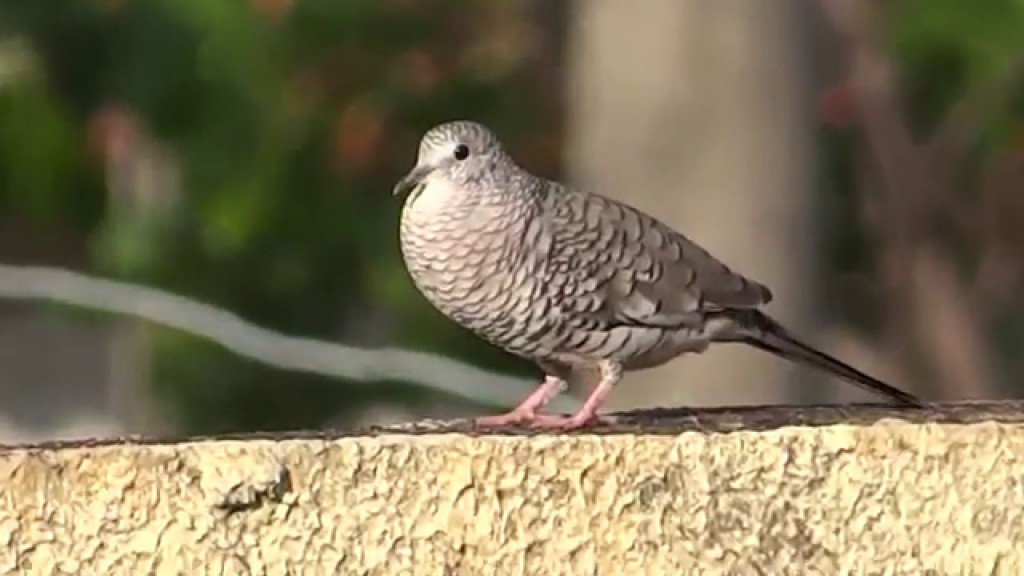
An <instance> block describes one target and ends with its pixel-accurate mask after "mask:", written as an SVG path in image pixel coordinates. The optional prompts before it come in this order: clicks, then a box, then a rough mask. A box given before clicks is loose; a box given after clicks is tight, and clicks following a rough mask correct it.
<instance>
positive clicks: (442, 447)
mask: <svg viewBox="0 0 1024 576" xmlns="http://www.w3.org/2000/svg"><path fill="white" fill-rule="evenodd" d="M620 416H621V417H620V419H619V422H618V423H617V424H615V425H613V426H604V427H601V428H597V429H594V430H588V431H582V432H577V433H573V434H567V435H549V434H543V433H535V432H530V431H524V430H509V431H503V433H502V434H480V433H477V432H474V431H472V430H471V427H470V426H469V424H468V423H467V422H453V423H441V422H425V423H418V424H414V425H408V426H402V427H395V428H386V429H376V430H366V431H361V432H359V433H352V434H342V433H333V432H332V433H295V434H287V435H255V436H245V437H231V438H197V439H165V440H160V439H134V438H129V439H110V440H103V441H88V442H67V443H50V444H40V445H32V446H8V447H3V448H0V479H3V481H4V491H3V495H2V496H0V574H5V575H6V574H47V575H49V574H54V573H69V574H83V575H85V574H105V575H118V574H132V575H134V574H282V575H283V574H380V575H390V574H439V575H441V574H446V575H447V574H451V575H463V574H465V575H470V574H472V575H492V574H493V575H501V574H544V575H555V574H602V575H603V574H665V575H674V574H756V573H767V574H808V573H823V574H844V573H851V574H861V573H876V572H877V573H881V572H883V571H884V572H886V573H889V574H924V573H929V572H930V573H935V574H961V573H972V574H973V573H985V574H989V573H996V574H1014V575H1015V574H1022V573H1024V404H1022V403H1000V404H957V405H941V406H935V407H934V408H933V409H929V410H899V411H897V410H893V409H891V408H887V407H883V406H875V405H859V406H847V407H842V408H839V407H804V408H797V407H762V408H734V409H717V410H688V411H670V410H658V411H647V412H636V413H631V414H624V415H620Z"/></svg>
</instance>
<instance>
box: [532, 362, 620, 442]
mask: <svg viewBox="0 0 1024 576" xmlns="http://www.w3.org/2000/svg"><path fill="white" fill-rule="evenodd" d="M598 368H600V373H601V380H600V381H599V382H598V383H597V386H596V387H594V391H593V392H591V393H590V396H588V397H587V399H586V401H585V402H584V403H583V406H582V407H581V408H580V409H579V410H578V411H577V412H576V413H575V414H573V415H572V416H555V415H548V414H537V415H535V416H534V418H533V420H532V421H531V425H532V426H533V427H535V428H550V429H557V430H574V429H576V428H582V427H583V426H586V425H587V424H590V423H592V422H594V421H595V420H599V419H601V418H600V417H599V416H598V415H597V410H598V409H599V408H600V407H601V405H602V404H604V401H605V400H606V399H607V398H608V394H609V393H611V391H612V388H614V387H615V385H616V384H617V383H618V382H619V380H620V379H621V378H622V365H621V364H618V363H615V362H610V361H607V360H606V361H603V362H601V363H600V365H599V366H598Z"/></svg>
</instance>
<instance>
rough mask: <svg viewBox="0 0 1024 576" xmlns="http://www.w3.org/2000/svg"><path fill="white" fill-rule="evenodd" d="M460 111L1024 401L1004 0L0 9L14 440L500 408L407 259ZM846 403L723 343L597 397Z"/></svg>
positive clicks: (841, 348)
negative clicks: (413, 177)
mask: <svg viewBox="0 0 1024 576" xmlns="http://www.w3.org/2000/svg"><path fill="white" fill-rule="evenodd" d="M456 118H470V119H475V120H479V121H482V122H484V123H486V124H488V125H490V126H491V127H492V128H494V129H495V131H496V132H497V133H498V134H499V135H500V136H501V137H502V138H503V140H505V142H506V143H507V146H508V148H509V149H510V150H511V153H512V154H513V155H514V156H515V157H516V158H517V159H518V161H519V163H520V164H522V165H524V166H525V167H527V168H529V169H531V170H532V171H533V172H535V173H538V174H541V175H543V176H546V177H551V178H559V179H563V180H566V181H568V182H570V183H572V184H574V185H577V186H582V187H586V188H587V189H589V190H594V191H599V192H601V193H604V194H606V195H609V196H613V197H616V198H621V199H624V200H628V201H630V202H632V203H634V204H636V205H638V206H640V207H642V208H644V209H647V210H648V211H650V212H652V213H654V214H656V215H658V216H659V217H660V218H662V219H663V220H665V221H666V222H668V223H670V224H671V225H673V226H675V227H677V228H679V229H681V230H683V231H685V232H686V233H687V234H688V235H689V236H690V237H691V238H693V239H695V240H696V241H698V242H699V243H701V244H702V245H704V246H705V247H706V248H707V249H709V250H710V251H711V252H712V253H713V254H715V255H717V256H719V257H720V258H721V259H723V260H725V261H726V262H727V263H728V264H730V265H731V266H732V267H733V268H734V269H736V270H738V271H740V272H742V273H744V274H747V275H749V276H752V277H754V278H756V279H758V280H761V281H763V282H764V283H766V284H767V285H769V286H770V287H771V288H772V289H773V291H774V293H775V300H774V302H773V303H772V304H771V305H770V307H769V308H768V310H769V312H771V313H773V314H774V315H775V316H776V317H778V318H779V319H780V320H782V321H783V322H785V323H786V324H788V325H791V326H792V327H793V329H794V331H796V332H797V333H799V334H801V335H803V336H805V337H806V338H807V339H808V340H809V341H811V342H813V343H815V344H816V345H817V346H819V347H821V348H823V349H825V350H828V351H829V352H831V353H834V354H836V355H837V356H839V357H841V358H843V359H845V360H847V361H849V362H850V363H853V364H855V365H857V366H860V367H861V368H863V369H864V370H866V371H868V372H870V373H872V374H874V375H876V376H879V377H881V378H883V379H886V380H889V381H891V382H893V383H894V384H896V385H898V386H901V387H903V388H905V389H907V390H909V391H912V392H914V393H916V394H918V395H920V396H922V397H925V398H927V399H930V400H961V399H981V398H985V399H997V398H1012V397H1016V396H1018V395H1019V394H1020V392H1021V390H1022V385H1021V383H1022V382H1024V380H1022V377H1024V298H1021V294H1022V288H1024V276H1022V273H1024V2H1020V1H1019V0H975V1H974V2H960V1H954V0H888V1H884V2H883V1H880V0H875V1H869V0H863V1H853V0H803V1H801V0H777V1H775V2H770V3H758V2H748V1H742V0H728V1H725V0H702V1H696V2H678V1H677V0H648V1H646V2H643V3H636V2H630V1H629V0H602V1H589V2H587V1H582V0H577V1H575V2H553V1H541V0H532V1H526V0H523V1H512V0H505V1H496V0H478V1H469V0H465V1H455V0H448V1H439V0H438V1H434V0H431V1H419V2H413V1H412V0H379V1H377V2H346V1H343V0H222V1H217V2H210V1H208V0H150V1H146V2H142V1H139V0H79V1H76V2H64V3H56V4H54V3H46V2H39V1H38V0H0V442H16V441H27V440H39V439H50V438H72V437H82V436H93V435H101V436H105V435H112V434H124V433H141V434H168V433H173V434H198V433H218V432H230V431H247V430H274V429H295V428H326V427H339V426H340V427H348V426H357V425H365V424H379V423H388V422H395V421H400V420H408V419H414V418H422V417H456V416H473V415H477V414H481V413H485V412H496V411H499V410H503V409H506V408H508V407H509V406H511V405H513V404H514V403H516V401H517V400H518V399H520V397H522V396H523V395H525V394H526V393H527V391H528V390H529V388H530V387H531V386H532V381H533V380H534V379H535V378H536V377H537V373H536V371H535V369H534V368H533V367H532V366H530V365H528V364H526V363H524V362H522V361H519V360H517V359H515V358H512V357H509V356H507V355H505V354H504V353H502V352H500V351H498V350H496V349H494V348H492V347H491V346H489V345H488V344H485V343H483V342H482V341H479V340H478V339H476V338H475V337H473V336H472V335H470V334H469V333H467V332H465V331H463V330H462V329H461V328H458V327H457V326H455V325H454V324H452V323H451V322H448V321H446V320H444V319H443V318H442V317H441V316H440V314H438V313H436V312H434V311H433V309H431V308H430V307H429V306H428V304H427V303H426V302H425V301H424V300H423V298H422V297H420V296H419V294H418V293H417V292H416V291H415V289H414V287H413V286H412V284H411V282H410V281H409V279H408V278H407V276H406V274H405V271H404V269H403V267H402V264H401V260H400V255H399V251H398V245H397V221H398V215H399V210H400V208H401V206H400V200H397V199H395V198H393V197H392V196H391V194H390V191H391V187H392V185H393V184H394V182H395V181H396V180H397V179H398V178H399V177H400V176H402V175H403V174H404V173H405V171H406V170H408V169H409V168H410V167H411V166H412V164H413V162H414V156H415V152H416V146H417V141H418V139H419V137H420V135H421V134H422V133H423V132H424V131H425V130H426V129H428V128H429V127H431V126H432V125H434V124H436V123H438V122H442V121H446V120H451V119H456ZM587 392H588V391H587V390H580V389H574V390H572V394H571V395H570V396H569V397H567V398H566V399H564V400H562V401H560V403H559V404H556V405H555V407H556V408H560V409H563V410H568V409H572V408H573V407H574V406H575V404H574V402H578V399H579V398H580V396H581V395H583V394H585V393H587ZM573 398H575V400H574V399H573ZM865 400H872V398H871V397H869V396H865V395H864V394H862V393H860V392H859V391H858V390H856V389H854V388H852V387H850V386H848V385H846V384H844V383H842V382H840V381H838V380H835V379H831V378H827V377H823V376H821V375H820V374H818V373H816V372H812V371H808V370H804V369H799V368H796V367H793V366H791V365H789V364H787V363H785V362H782V361H779V360H776V359H774V358H771V357H769V356H766V355H764V354H763V353H760V352H758V351H754V350H748V349H743V348H741V347H729V346H720V347H717V348H714V349H712V350H711V351H710V352H708V353H706V354H704V355H702V356H696V357H687V358H683V359H678V360H676V361H674V362H672V363H670V364H668V365H666V366H663V367H661V368H658V369H654V370H650V371H645V372H640V373H633V374H630V375H628V376H627V378H626V380H625V382H624V383H623V384H622V385H621V386H620V387H619V388H618V389H617V390H616V391H615V393H614V394H613V396H612V398H611V401H610V403H609V405H608V409H623V408H630V407H642V406H648V407H650V406H670V405H681V404H688V405H709V404H712V405H714V404H757V403H769V402H786V403H804V402H837V401H865Z"/></svg>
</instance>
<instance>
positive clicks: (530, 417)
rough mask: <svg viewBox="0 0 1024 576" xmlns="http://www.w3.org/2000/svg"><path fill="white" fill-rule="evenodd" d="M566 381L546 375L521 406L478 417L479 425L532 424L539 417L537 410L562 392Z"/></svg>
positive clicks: (477, 423) (477, 422)
mask: <svg viewBox="0 0 1024 576" xmlns="http://www.w3.org/2000/svg"><path fill="white" fill-rule="evenodd" d="M564 388H565V381H564V380H562V379H561V378H556V377H554V376H545V377H544V381H543V382H542V383H541V385H540V386H538V387H537V388H536V389H535V390H534V391H533V392H532V393H531V394H530V395H529V396H527V397H526V400H523V401H522V403H520V404H519V406H516V407H515V408H513V409H512V410H511V411H510V412H506V413H505V414H498V415H495V416H481V417H480V418H477V419H476V421H475V422H476V425H477V426H508V425H510V424H531V423H533V422H535V421H537V419H538V418H539V416H538V414H537V411H538V410H540V409H541V408H543V407H544V405H546V404H547V403H548V402H550V401H551V400H552V399H553V398H554V397H555V396H558V395H559V394H561V392H562V390H563V389H564Z"/></svg>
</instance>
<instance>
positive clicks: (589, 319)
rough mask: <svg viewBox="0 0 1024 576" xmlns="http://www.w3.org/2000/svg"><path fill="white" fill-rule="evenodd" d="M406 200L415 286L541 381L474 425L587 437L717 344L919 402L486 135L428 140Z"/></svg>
mask: <svg viewBox="0 0 1024 576" xmlns="http://www.w3.org/2000/svg"><path fill="white" fill-rule="evenodd" d="M403 192H409V196H408V198H407V199H406V200H405V205H404V208H403V210H402V221H401V232H400V236H401V248H402V255H403V257H404V259H405V264H406V266H407V268H408V270H409V273H410V275H411V276H412V279H413V281H414V282H415V284H416V286H417V288H418V289H419V290H420V291H421V292H422V293H423V295H424V296H425V297H426V298H427V300H428V301H430V302H431V303H432V304H433V305H434V306H435V307H437V308H438V309H439V310H440V311H441V312H442V313H443V314H445V315H446V316H447V317H449V318H451V319H452V320H454V321H455V322H457V323H459V324H461V325H463V326H464V327H466V328H468V329H469V330H471V331H473V332H474V333H476V334H477V335H478V336H480V337H482V338H484V339H486V340H488V341H490V342H491V343H493V344H495V345H497V346H499V347H501V348H504V349H505V350H507V351H509V352H511V353H514V354H518V355H519V356H522V357H525V358H528V359H530V360H532V361H534V362H535V363H536V364H537V365H538V366H539V367H540V368H541V370H543V372H544V374H545V377H544V380H543V382H542V383H541V384H540V386H539V387H538V388H537V389H536V390H535V391H534V392H533V394H531V395H530V396H529V397H528V398H527V399H526V400H524V401H523V402H522V404H520V405H519V406H518V407H517V408H515V409H514V410H512V411H511V412H508V413H506V414H502V415H500V416H488V417H484V418H480V419H478V423H480V424H484V425H501V424H506V423H513V422H517V423H528V424H532V425H536V426H545V427H547V426H552V427H565V428H573V427H578V426H582V425H584V424H586V423H587V422H589V421H590V420H592V419H593V418H594V417H595V414H596V411H597V409H598V408H599V407H600V405H601V404H602V402H603V401H604V399H605V397H606V396H607V395H608V393H609V392H610V391H611V389H612V387H613V386H614V385H615V384H616V383H617V382H618V381H619V379H620V378H621V376H622V374H623V372H624V371H628V370H637V369H642V368H648V367H652V366H657V365H660V364H663V363H665V362H667V361H669V360H671V359H672V358H674V357H676V356H678V355H680V354H684V353H687V352H703V351H704V350H705V349H707V347H708V345H709V344H710V343H712V342H740V343H744V344H749V345H752V346H755V347H757V348H760V349H761V350H765V351H767V352H770V353H773V354H776V355H778V356H781V357H783V358H787V359H789V360H793V361H798V362H804V363H807V364H810V365H813V366H817V367H818V368H822V369H825V370H827V371H829V372H832V373H833V374H835V375H837V376H840V377H842V378H844V379H846V380H848V381H851V382H853V383H855V384H857V385H859V386H862V387H864V388H866V389H868V390H872V391H874V392H876V393H880V394H882V395H884V396H887V397H888V398H890V399H892V400H895V401H897V402H899V403H901V404H911V405H919V404H920V401H919V400H917V399H916V398H914V397H913V396H911V395H909V394H907V393H905V392H902V391H900V390H898V389H896V388H894V387H892V386H889V385H887V384H885V383H883V382H880V381H878V380H876V379H874V378H872V377H870V376H868V375H866V374H864V373H862V372H860V371H858V370H856V369H854V368H852V367H850V366H848V365H846V364H844V363H843V362H840V361H839V360H837V359H835V358H832V357H831V356H828V355H826V354H824V353H822V352H819V351H817V350H815V349H813V348H811V347H810V346H808V345H806V344H804V343H802V342H800V341H798V340H797V339H795V338H794V337H793V336H791V335H790V334H789V333H788V332H787V331H786V330H785V329H784V328H783V327H782V326H780V325H779V323H777V322H776V321H774V320H773V319H771V318H770V317H769V316H767V315H766V314H764V313H763V312H761V311H759V310H758V308H759V307H760V306H762V305H764V304H767V303H768V302H769V301H770V300H771V298H772V295H771V292H769V290H768V289H767V288H766V287H764V286H762V285H761V284H759V283H757V282H754V281H753V280H750V279H748V278H745V277H743V276H741V275H739V274H737V273H735V272H733V271H732V270H730V269H729V268H728V267H726V266H725V265H724V264H722V263H721V262H719V261H718V260H716V259H715V258H714V257H712V256H711V255H710V254H708V253H707V252H706V251H705V250H704V249H702V248H700V247H699V246H697V245H696V244H694V243H693V242H692V241H690V240H689V239H687V238H686V237H684V236H683V235H682V234H680V233H678V232H675V231H674V230H672V229H671V228H669V227H668V226H666V225H665V224H663V223H661V222H659V221H658V220H657V219H655V218H653V217H651V216H649V215H647V214H644V213H643V212H641V211H639V210H637V209H635V208H632V207H630V206H628V205H626V204H623V203H620V202H617V201H615V200H612V199H609V198H606V197H603V196H599V195H596V194H588V193H584V192H581V191H578V190H574V189H572V188H569V187H566V186H563V185H561V184H558V183H556V182H551V181H549V180H545V179H543V178H540V177H538V176H534V175H533V174H531V173H529V172H527V171H526V170H524V169H522V168H520V167H519V166H518V165H516V163H515V162H514V161H513V160H512V158H510V157H509V155H508V154H507V153H506V152H505V150H504V149H503V147H502V145H501V143H500V142H499V141H498V139H497V138H496V137H495V136H494V134H492V133H491V131H490V130H488V129H487V128H485V127H484V126H482V125H480V124H477V123H474V122H465V121H459V122H450V123H446V124H442V125H440V126H437V127H435V128H433V129H431V130H430V131H428V132H427V133H426V134H425V135H424V136H423V139H422V140H421V142H420V146H419V156H418V158H417V162H416V166H415V167H414V168H413V169H412V171H411V172H410V173H409V174H408V175H406V176H405V177H404V178H403V179H402V180H401V181H400V182H399V183H398V184H397V185H396V186H395V190H394V193H395V194H396V195H397V194H400V193H403ZM578 374H583V375H585V376H590V377H592V378H594V380H593V382H595V383H596V384H597V385H596V387H595V388H594V390H593V392H592V393H591V395H590V396H589V397H588V398H587V400H586V402H585V403H584V405H583V407H582V408H581V409H580V410H579V411H578V412H577V413H576V414H575V415H573V416H567V417H563V416H554V415H542V414H538V410H539V409H540V408H541V407H543V406H544V404H545V403H547V402H548V401H549V400H550V399H551V398H553V397H554V396H555V395H557V394H558V393H559V392H560V391H561V390H562V388H563V386H564V384H565V381H566V380H567V379H568V378H569V377H570V376H572V375H578Z"/></svg>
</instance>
